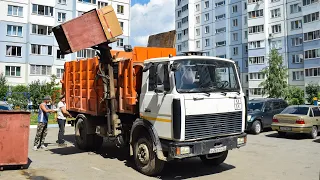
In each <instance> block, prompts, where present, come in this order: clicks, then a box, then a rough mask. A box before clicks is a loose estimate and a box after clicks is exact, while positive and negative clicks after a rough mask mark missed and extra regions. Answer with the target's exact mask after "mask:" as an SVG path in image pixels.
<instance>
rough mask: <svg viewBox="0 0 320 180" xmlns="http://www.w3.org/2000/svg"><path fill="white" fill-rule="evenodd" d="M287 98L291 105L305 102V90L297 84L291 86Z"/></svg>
mask: <svg viewBox="0 0 320 180" xmlns="http://www.w3.org/2000/svg"><path fill="white" fill-rule="evenodd" d="M285 98H286V100H287V101H288V103H289V104H290V105H299V104H304V100H305V99H304V91H303V90H302V89H300V88H298V87H296V86H289V87H288V88H287V91H286V97H285Z"/></svg>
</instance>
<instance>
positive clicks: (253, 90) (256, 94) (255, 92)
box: [249, 88, 262, 96]
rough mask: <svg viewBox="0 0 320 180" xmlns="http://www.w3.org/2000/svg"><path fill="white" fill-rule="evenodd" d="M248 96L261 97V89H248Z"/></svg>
mask: <svg viewBox="0 0 320 180" xmlns="http://www.w3.org/2000/svg"><path fill="white" fill-rule="evenodd" d="M249 90H250V94H251V95H255V96H261V95H262V89H261V88H250V89H249Z"/></svg>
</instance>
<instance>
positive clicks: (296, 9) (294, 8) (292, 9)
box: [290, 3, 301, 14]
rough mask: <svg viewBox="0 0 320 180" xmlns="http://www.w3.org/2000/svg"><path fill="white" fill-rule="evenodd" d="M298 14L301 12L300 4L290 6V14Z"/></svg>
mask: <svg viewBox="0 0 320 180" xmlns="http://www.w3.org/2000/svg"><path fill="white" fill-rule="evenodd" d="M298 12H301V4H300V3H296V4H292V5H290V13H291V14H294V13H298Z"/></svg>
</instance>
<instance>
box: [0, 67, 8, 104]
mask: <svg viewBox="0 0 320 180" xmlns="http://www.w3.org/2000/svg"><path fill="white" fill-rule="evenodd" d="M7 92H8V85H7V79H6V77H5V76H4V74H3V73H1V74H0V100H3V99H4V97H6V94H7Z"/></svg>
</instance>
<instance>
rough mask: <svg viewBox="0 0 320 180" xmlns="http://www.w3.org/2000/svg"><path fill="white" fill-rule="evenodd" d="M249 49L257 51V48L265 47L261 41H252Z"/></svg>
mask: <svg viewBox="0 0 320 180" xmlns="http://www.w3.org/2000/svg"><path fill="white" fill-rule="evenodd" d="M248 44H249V49H258V48H264V47H265V43H264V41H263V40H261V41H252V42H249V43H248Z"/></svg>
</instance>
